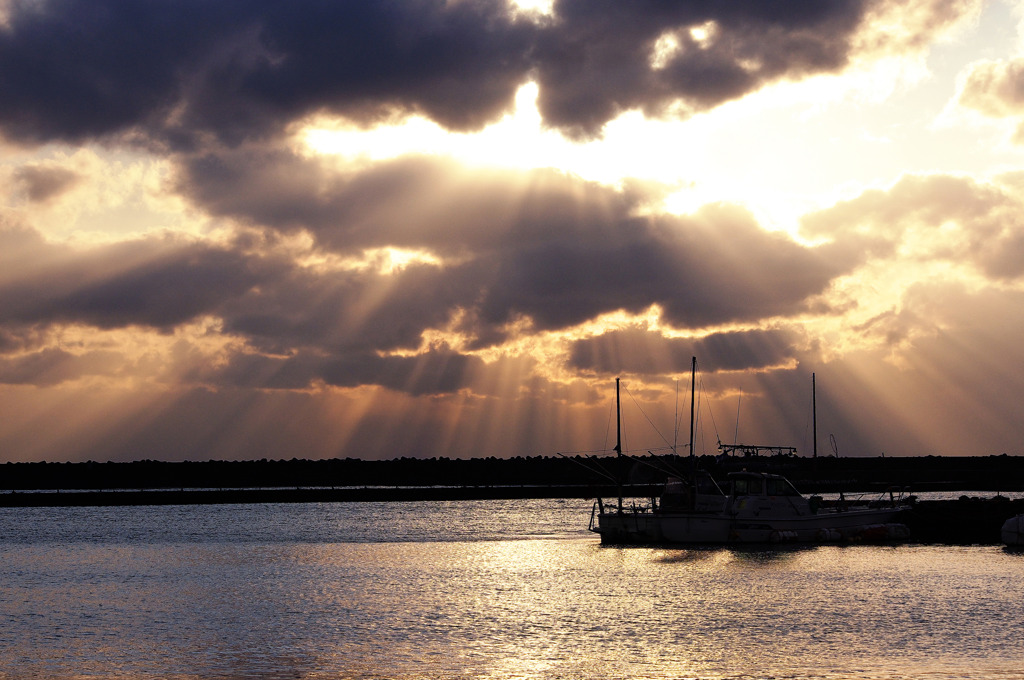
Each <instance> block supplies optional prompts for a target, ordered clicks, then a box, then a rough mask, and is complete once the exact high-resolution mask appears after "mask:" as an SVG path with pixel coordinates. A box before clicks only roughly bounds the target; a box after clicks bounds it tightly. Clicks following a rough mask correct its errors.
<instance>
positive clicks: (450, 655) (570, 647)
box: [0, 500, 1024, 679]
mask: <svg viewBox="0 0 1024 680" xmlns="http://www.w3.org/2000/svg"><path fill="white" fill-rule="evenodd" d="M589 516H590V503H589V502H587V501H576V500H573V501H562V500H531V501H479V502H449V503H351V504H344V503H336V504H291V505H273V504H265V505H222V506H167V507H116V508H115V507H108V508H38V509H37V508H9V509H8V508H4V509H0V678H5V679H6V678H55V679H64V678H67V679H71V678H172V679H173V678H181V679H184V678H397V679H413V678H416V679H421V678H422V679H430V678H438V679H455V678H495V679H506V678H507V679H512V678H524V679H525V678H552V679H553V678H655V679H667V678H929V679H939V678H1009V677H1024V662H1022V659H1024V638H1022V635H1021V631H1022V630H1024V590H1022V584H1024V554H1019V553H1013V552H1010V551H1007V550H1005V549H1003V548H1001V547H999V546H934V545H906V546H899V547H868V546H848V547H839V546H828V547H812V548H806V549H796V550H778V551H770V550H737V549H717V550H684V549H664V548H617V547H601V546H600V545H599V543H598V540H597V537H596V536H595V535H593V534H590V533H589V532H587V531H586V524H587V521H588V519H589Z"/></svg>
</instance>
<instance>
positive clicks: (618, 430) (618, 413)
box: [615, 378, 622, 456]
mask: <svg viewBox="0 0 1024 680" xmlns="http://www.w3.org/2000/svg"><path fill="white" fill-rule="evenodd" d="M615 453H617V454H619V455H620V456H621V455H622V409H621V408H620V406H619V379H618V378H616V379H615Z"/></svg>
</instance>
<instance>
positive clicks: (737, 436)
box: [732, 392, 743, 444]
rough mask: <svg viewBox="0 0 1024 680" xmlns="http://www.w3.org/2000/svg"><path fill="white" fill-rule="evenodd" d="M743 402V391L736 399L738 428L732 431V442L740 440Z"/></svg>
mask: <svg viewBox="0 0 1024 680" xmlns="http://www.w3.org/2000/svg"><path fill="white" fill-rule="evenodd" d="M742 403H743V393H742V392H740V396H739V397H738V398H737V399H736V429H735V430H734V431H733V433H732V443H733V444H735V443H736V442H738V441H739V440H740V405H741V404H742Z"/></svg>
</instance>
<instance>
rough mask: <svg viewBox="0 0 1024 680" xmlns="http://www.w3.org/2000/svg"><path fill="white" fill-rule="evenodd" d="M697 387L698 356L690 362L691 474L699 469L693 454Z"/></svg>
mask: <svg viewBox="0 0 1024 680" xmlns="http://www.w3.org/2000/svg"><path fill="white" fill-rule="evenodd" d="M696 387H697V357H693V360H692V362H691V363H690V474H691V475H692V474H695V473H696V472H697V470H696V469H695V466H696V465H697V459H696V458H695V457H694V455H693V396H694V394H695V392H696Z"/></svg>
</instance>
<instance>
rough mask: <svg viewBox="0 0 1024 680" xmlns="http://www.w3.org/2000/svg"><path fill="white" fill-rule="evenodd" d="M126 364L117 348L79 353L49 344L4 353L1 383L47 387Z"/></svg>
mask: <svg viewBox="0 0 1024 680" xmlns="http://www.w3.org/2000/svg"><path fill="white" fill-rule="evenodd" d="M0 351H2V350H0ZM122 366H123V362H122V357H121V356H120V355H119V354H117V353H115V352H87V353H85V354H82V355H77V354H74V353H72V352H66V351H64V350H62V349H58V348H55V347H54V348H47V349H42V350H39V351H37V352H32V353H29V354H25V355H19V356H17V357H4V356H2V355H0V384H8V385H35V386H37V387H46V386H50V385H57V384H60V383H62V382H65V381H67V380H74V379H76V378H81V377H83V376H86V375H103V374H108V375H109V374H112V373H116V372H117V370H118V368H120V367H122Z"/></svg>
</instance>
